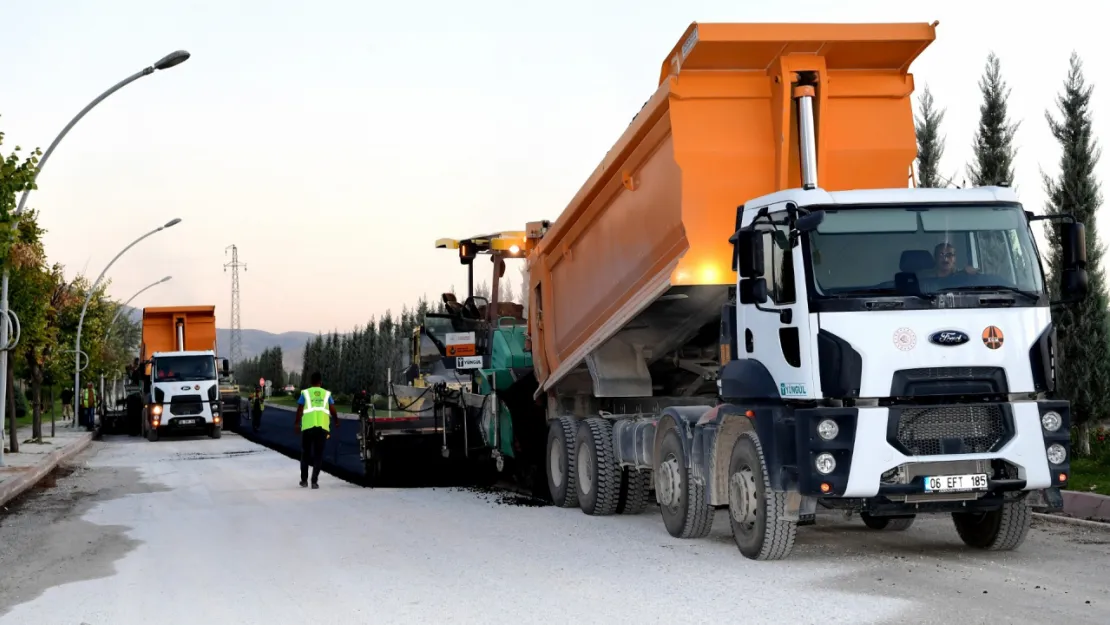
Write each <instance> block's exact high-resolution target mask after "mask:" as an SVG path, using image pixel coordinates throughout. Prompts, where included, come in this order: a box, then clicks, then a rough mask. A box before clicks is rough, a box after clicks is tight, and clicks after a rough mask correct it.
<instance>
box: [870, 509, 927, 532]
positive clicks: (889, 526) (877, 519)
mask: <svg viewBox="0 0 1110 625" xmlns="http://www.w3.org/2000/svg"><path fill="white" fill-rule="evenodd" d="M859 518H861V519H863V524H864V525H866V526H867V527H870V528H871V529H873V530H884V529H885V530H887V531H890V532H902V531H905V530H908V529H909V528H910V526H911V525H913V521H914V519H915V518H916V517H915V516H914V515H912V514H911V515H909V516H903V517H889V516H872V515H871V514H870V513H868V512H860V513H859Z"/></svg>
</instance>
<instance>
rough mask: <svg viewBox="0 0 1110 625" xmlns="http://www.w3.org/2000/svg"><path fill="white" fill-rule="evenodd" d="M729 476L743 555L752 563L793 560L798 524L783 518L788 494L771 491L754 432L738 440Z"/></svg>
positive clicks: (737, 538) (736, 532) (734, 528)
mask: <svg viewBox="0 0 1110 625" xmlns="http://www.w3.org/2000/svg"><path fill="white" fill-rule="evenodd" d="M728 475H729V482H728V511H729V514H728V518H729V523H730V524H731V525H732V537H733V539H734V540H735V541H736V546H737V547H738V548H739V549H740V553H742V554H744V557H746V558H749V559H752V560H781V559H783V558H785V557H787V556H789V555H790V552H791V551H792V550H793V549H794V537H795V536H796V535H797V531H798V523H797V522H796V521H787V520H785V519H784V518H783V517H785V516H786V495H787V493H785V492H779V491H775V490H772V489H771V480H770V479H768V476H767V462H766V460H765V458H764V456H763V446H762V445H761V444H760V443H759V438H758V437H757V436H756V435H755V433H754V432H744V433H742V434H740V438H738V439H736V443H735V444H734V445H733V446H732V457H731V458H730V459H729V463H728Z"/></svg>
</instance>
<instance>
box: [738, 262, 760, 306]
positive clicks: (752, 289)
mask: <svg viewBox="0 0 1110 625" xmlns="http://www.w3.org/2000/svg"><path fill="white" fill-rule="evenodd" d="M760 258H762V257H760ZM739 287H740V288H739V289H738V292H737V295H738V296H739V299H740V303H741V304H755V305H757V306H758V305H760V304H766V303H767V280H766V279H764V278H747V279H745V280H741V281H740V285H739Z"/></svg>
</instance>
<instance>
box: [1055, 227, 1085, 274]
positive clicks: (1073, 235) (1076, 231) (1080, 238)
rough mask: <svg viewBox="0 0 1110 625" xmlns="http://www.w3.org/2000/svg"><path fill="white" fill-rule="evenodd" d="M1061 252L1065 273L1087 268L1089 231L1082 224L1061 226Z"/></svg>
mask: <svg viewBox="0 0 1110 625" xmlns="http://www.w3.org/2000/svg"><path fill="white" fill-rule="evenodd" d="M1060 251H1061V253H1062V256H1063V269H1064V270H1065V271H1066V270H1068V269H1086V268H1087V229H1086V227H1085V226H1084V225H1083V224H1082V223H1080V222H1077V221H1075V222H1070V223H1064V224H1061V225H1060Z"/></svg>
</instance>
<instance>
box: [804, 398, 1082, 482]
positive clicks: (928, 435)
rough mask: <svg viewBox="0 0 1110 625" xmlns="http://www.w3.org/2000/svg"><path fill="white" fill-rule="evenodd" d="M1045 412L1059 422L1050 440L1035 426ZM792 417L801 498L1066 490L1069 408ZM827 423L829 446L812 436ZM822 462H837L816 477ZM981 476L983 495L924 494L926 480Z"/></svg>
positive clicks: (905, 409)
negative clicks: (1058, 448)
mask: <svg viewBox="0 0 1110 625" xmlns="http://www.w3.org/2000/svg"><path fill="white" fill-rule="evenodd" d="M1050 410H1052V411H1054V412H1056V413H1058V414H1059V415H1060V416H1061V425H1060V427H1059V429H1057V430H1056V431H1055V432H1049V431H1047V430H1045V429H1044V428H1043V426H1042V425H1041V416H1042V415H1043V414H1044V413H1046V412H1048V411H1050ZM794 417H795V423H794V424H795V434H796V436H795V441H794V443H795V446H796V447H795V453H796V456H795V458H796V461H797V464H796V469H797V484H798V489H799V491H800V492H801V493H802V494H804V495H813V496H818V497H845V498H870V497H876V496H884V497H888V498H897V499H902V500H905V501H927V500H929V499H934V498H938V497H943V496H948V497H964V498H975V497H978V496H983V495H985V494H998V493H1005V492H1012V491H1025V490H1040V489H1046V488H1052V487H1062V486H1065V485H1066V484H1067V476H1068V474H1069V470H1070V466H1069V462H1068V461H1069V459H1070V455H1071V449H1070V438H1069V428H1070V424H1071V423H1070V422H1071V419H1070V410H1069V407H1068V404H1067V402H1059V401H1042V402H1036V401H1024V402H1007V403H997V404H959V405H944V406H935V405H910V406H905V405H900V406H895V407H863V408H813V409H802V410H797V411H795V414H794ZM825 420H832V421H833V422H835V423H836V424H837V428H838V430H839V431H838V433H837V435H836V436H835V437H834V438H832V439H831V440H825V439H824V438H822V437H821V436H820V435H819V433H818V425H819V424H820V423H821V422H822V421H825ZM1052 444H1060V445H1062V446H1063V447H1064V448H1065V449H1066V450H1067V452H1068V454H1067V457H1066V458H1065V460H1064V462H1062V463H1060V464H1051V463H1050V462H1049V460H1048V454H1047V449H1048V447H1049V446H1050V445H1052ZM823 454H828V455H831V456H832V458H833V459H834V460H835V467H834V468H833V469H832V470H831V471H830V472H828V473H822V472H820V471H819V470H818V469H817V464H818V459H819V458H820V457H821V456H822V455H823ZM826 460H827V459H826ZM826 467H827V463H826ZM979 473H985V474H986V475H987V477H988V480H987V483H986V486H985V488H980V489H977V490H967V491H955V492H949V493H943V494H941V493H930V492H928V491H927V490H926V488H925V482H924V476H927V475H930V476H936V475H962V474H979Z"/></svg>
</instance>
